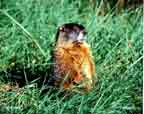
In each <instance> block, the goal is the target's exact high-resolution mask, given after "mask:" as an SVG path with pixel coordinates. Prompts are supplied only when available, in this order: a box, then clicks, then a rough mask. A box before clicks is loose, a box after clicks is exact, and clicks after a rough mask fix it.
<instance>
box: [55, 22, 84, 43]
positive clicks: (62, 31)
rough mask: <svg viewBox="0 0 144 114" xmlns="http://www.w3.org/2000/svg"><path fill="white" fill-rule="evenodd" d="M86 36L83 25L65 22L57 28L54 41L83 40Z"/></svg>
mask: <svg viewBox="0 0 144 114" xmlns="http://www.w3.org/2000/svg"><path fill="white" fill-rule="evenodd" d="M85 38H86V30H85V27H84V26H82V25H80V24H76V23H67V24H64V25H62V26H61V27H59V28H58V32H57V36H56V41H58V42H59V41H60V42H83V41H84V40H85Z"/></svg>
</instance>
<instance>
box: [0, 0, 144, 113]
mask: <svg viewBox="0 0 144 114" xmlns="http://www.w3.org/2000/svg"><path fill="white" fill-rule="evenodd" d="M0 8H1V9H2V10H0V113H1V114H35V113H36V114H76V113H77V114H141V113H142V58H143V57H142V56H143V51H142V35H143V34H142V8H137V9H135V10H132V11H128V10H125V11H124V12H123V13H121V14H119V15H116V16H114V14H111V13H109V14H107V15H106V16H97V10H96V11H94V10H93V9H92V8H91V6H90V5H86V6H85V7H84V6H82V2H79V1H75V2H71V3H69V2H68V0H65V1H64V0H61V1H59V0H47V1H44V0H4V1H2V2H1V4H0ZM67 22H78V23H81V24H83V25H84V26H85V27H86V28H87V31H88V39H87V41H88V42H89V44H91V48H92V51H93V56H94V60H95V64H96V71H97V76H98V81H97V83H96V84H95V87H94V89H93V90H92V91H91V92H90V93H88V94H85V95H80V94H78V93H73V94H71V95H70V96H65V95H59V94H60V93H59V90H57V89H56V90H54V89H50V90H49V91H48V92H47V93H45V94H43V95H42V96H41V88H38V87H37V85H36V86H33V85H32V84H35V83H34V82H32V84H29V85H26V86H24V87H22V88H16V87H15V88H13V89H12V90H11V91H6V90H3V85H4V84H7V83H10V81H9V79H7V78H6V77H7V76H8V74H9V72H10V71H13V72H17V74H18V73H19V72H23V74H25V76H28V75H29V76H38V77H39V76H41V77H44V76H45V75H48V76H50V75H51V72H50V71H49V70H48V69H49V67H50V66H51V63H52V62H51V60H50V58H51V55H50V52H51V50H52V49H53V44H54V41H55V39H54V38H55V34H56V30H57V28H58V26H60V25H62V24H63V23H67ZM27 69H29V70H28V72H27ZM19 74H21V73H19Z"/></svg>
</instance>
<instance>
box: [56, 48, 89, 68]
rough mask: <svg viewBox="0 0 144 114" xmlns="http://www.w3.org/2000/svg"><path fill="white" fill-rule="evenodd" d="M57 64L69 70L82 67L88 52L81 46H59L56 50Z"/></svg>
mask: <svg viewBox="0 0 144 114" xmlns="http://www.w3.org/2000/svg"><path fill="white" fill-rule="evenodd" d="M55 58H56V64H58V65H59V66H60V67H62V69H63V70H64V69H65V70H66V71H68V70H72V69H73V68H81V67H82V65H83V64H84V63H85V61H86V60H87V54H86V53H85V51H84V50H83V48H81V47H70V48H59V49H57V50H56V51H55Z"/></svg>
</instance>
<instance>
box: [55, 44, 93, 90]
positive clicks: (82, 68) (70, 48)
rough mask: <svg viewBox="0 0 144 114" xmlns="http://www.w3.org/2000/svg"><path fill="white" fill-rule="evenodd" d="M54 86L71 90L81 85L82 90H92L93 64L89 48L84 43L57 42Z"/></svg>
mask: <svg viewBox="0 0 144 114" xmlns="http://www.w3.org/2000/svg"><path fill="white" fill-rule="evenodd" d="M54 58H55V70H56V72H55V75H57V76H56V77H57V78H56V82H55V84H56V85H61V84H62V86H63V87H64V88H65V89H70V88H73V87H74V85H75V84H77V85H78V84H81V85H82V88H84V89H86V90H89V89H91V88H92V83H93V75H94V70H95V67H94V63H93V60H92V55H91V51H90V47H89V45H88V44H87V43H86V42H82V43H78V42H73V43H72V42H65V41H58V43H57V45H56V48H55V53H54Z"/></svg>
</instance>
